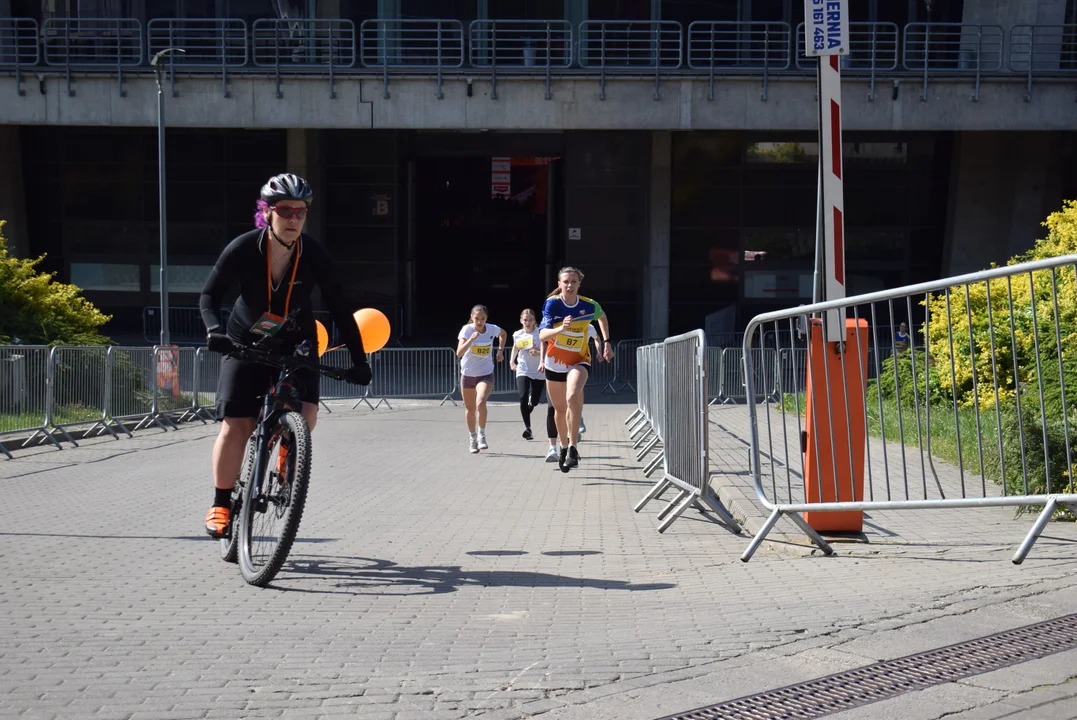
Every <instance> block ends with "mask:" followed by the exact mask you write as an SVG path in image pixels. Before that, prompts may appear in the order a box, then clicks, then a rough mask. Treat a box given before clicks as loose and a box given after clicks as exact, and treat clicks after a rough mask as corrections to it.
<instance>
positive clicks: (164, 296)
mask: <svg viewBox="0 0 1077 720" xmlns="http://www.w3.org/2000/svg"><path fill="white" fill-rule="evenodd" d="M173 52H186V50H184V49H183V48H176V47H168V48H165V49H164V50H161V51H160V52H159V53H157V54H156V55H154V56H153V57H152V58H151V59H150V65H152V66H153V76H154V78H155V79H156V80H157V192H158V201H157V202H158V206H159V211H160V212H159V215H160V217H159V221H158V222H159V225H160V228H161V345H169V344H170V340H171V338H170V336H169V332H168V223H167V222H166V221H165V96H164V89H163V88H162V87H161V58H163V57H164V56H165V55H169V54H171V53H173Z"/></svg>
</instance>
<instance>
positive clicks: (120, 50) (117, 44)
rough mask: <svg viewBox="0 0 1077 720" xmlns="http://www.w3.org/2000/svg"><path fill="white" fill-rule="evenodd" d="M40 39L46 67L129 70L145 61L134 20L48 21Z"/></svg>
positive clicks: (140, 33) (140, 28)
mask: <svg viewBox="0 0 1077 720" xmlns="http://www.w3.org/2000/svg"><path fill="white" fill-rule="evenodd" d="M42 36H43V39H44V44H45V64H46V65H52V66H68V65H70V66H73V67H79V68H82V67H87V66H91V67H92V66H119V67H124V66H128V67H129V66H134V65H141V64H142V59H143V57H144V55H143V50H142V23H140V22H139V21H138V20H136V19H135V18H49V19H48V20H46V21H45V24H44V27H43V28H42Z"/></svg>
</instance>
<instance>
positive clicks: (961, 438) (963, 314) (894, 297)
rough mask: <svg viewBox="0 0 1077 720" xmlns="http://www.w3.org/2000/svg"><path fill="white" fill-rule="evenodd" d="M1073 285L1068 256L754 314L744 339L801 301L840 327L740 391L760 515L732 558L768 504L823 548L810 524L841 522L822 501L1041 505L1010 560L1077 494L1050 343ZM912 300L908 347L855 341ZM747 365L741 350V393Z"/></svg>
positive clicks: (1074, 268)
mask: <svg viewBox="0 0 1077 720" xmlns="http://www.w3.org/2000/svg"><path fill="white" fill-rule="evenodd" d="M1075 290H1077V255H1071V256H1066V257H1060V258H1053V259H1049V260H1039V261H1035V262H1029V263H1024V264H1021V265H1013V266H1007V267H1001V268H993V269H991V270H985V271H982V272H978V273H972V274H968V275H961V276H957V277H953V278H946V279H943V280H939V281H935V282H931V283H923V284H919V285H911V286H907V287H903V288H897V289H894V290H887V291H884V292H877V293H871V294H867V295H860V296H856V297H850V298H847V299H844V300H836V301H831V302H826V303H817V304H814V305H807V306H802V307H798V308H793V309H789V310H783V311H779V312H772V313H766V314H763V315H759V316H757V317H755V318H754V319H753V320H752V321H751V322H750V323H749V325H748V329H747V330H746V331H745V340H744V345H745V347H746V348H747V347H749V346H750V345H751V343H752V340H753V338H754V337H755V336H756V335H758V334H760V333H765V332H768V331H774V332H775V333H776V336H778V337H781V336H782V334H781V333H780V332H778V331H781V330H786V331H788V335H785V337H793V336H794V333H793V329H794V327H795V326H796V325H797V324H798V323H799V322H802V319H803V318H805V317H806V316H808V315H813V316H814V315H832V314H834V311H836V310H837V311H840V313H843V314H844V315H845V317H846V325H847V328H848V329H847V333H846V340H845V343H844V345H839V344H826V345H824V344H823V343H821V342H818V338H813V342H812V344H810V346H809V349H808V350H807V351H806V353H807V354H806V356H805V362H804V367H803V369H801V368H800V367H798V366H797V365H798V362H797V361H796V360H793V367H792V368H791V370H790V371H789V372H787V373H786V372H783V373H781V374H780V375H779V377H778V382H779V387H778V393H779V395H780V398H781V400H780V401H779V402H777V403H774V404H765V405H757V404H756V403H748V405H747V409H748V416H749V421H750V426H751V427H750V434H751V458H752V461H751V464H752V467H751V471H752V476H753V480H754V483H755V489H756V494H757V495H758V498H759V501H760V503H761V504H762V505H763V506H764V507H765V508H766V509H767V510H768V511H770V513H771V514H770V517H769V518H768V519H767V521H766V523H764V525H763V526H762V527H761V528H760V530H759V532H758V534H757V535H756V537H755V538H754V539H753V540H752V542H751V544H750V545H749V546H748V548H747V550H746V551H745V553H744V555H743V556H742V559H743V560H745V561H746V560H748V559H749V558H750V557H751V556H752V553H754V551H755V549H756V548H757V547H758V545H759V543H761V542H762V540H763V539H764V538H765V537H766V535H767V533H768V532H769V531H770V530H771V528H772V527H773V526H774V524H775V523H776V522H777V521H778V519H779V518H780V517H781V516H783V515H785V516H787V517H789V518H790V519H791V520H793V521H794V522H795V523H796V524H797V525H798V526H799V527H800V528H801V529H802V530H803V531H804V532H805V533H806V534H807V535H808V536H809V537H810V538H811V539H812V541H813V542H814V543H815V544H816V545H818V546H819V547H820V548H821V549H822V550H823V551H824V552H825V553H827V554H830V553H831V552H832V550H831V548H830V546H829V545H828V544H827V543H826V542H825V541H824V540H823V539H822V537H821V536H820V535H819V534H818V530H820V529H826V530H849V531H853V530H855V528H852V527H840V528H839V527H835V526H834V525H833V523H832V522H831V520H830V518H833V517H834V516H833V515H832V513H848V512H853V513H857V512H863V511H872V512H874V511H879V510H911V509H936V508H938V509H941V508H951V509H957V508H975V507H980V508H982V507H999V506H1009V507H1017V508H1026V509H1027V508H1030V507H1041V508H1042V512H1041V513H1040V515H1039V517H1038V518H1037V520H1036V521H1035V523H1034V524H1033V526H1032V528H1031V530H1030V531H1029V533H1028V535H1027V536H1026V537H1025V539H1024V541H1023V542H1022V543H1021V545H1020V547H1019V548H1018V550H1017V552H1016V554H1015V555H1014V558H1013V561H1014V562H1015V563H1020V562H1022V561H1023V560H1024V558H1025V556H1026V555H1027V553H1028V552H1029V550H1030V549H1031V547H1032V545H1033V543H1034V542H1035V540H1036V538H1037V537H1038V536H1039V534H1040V533H1041V532H1042V530H1043V528H1044V526H1045V525H1046V523H1047V522H1048V521H1049V520H1050V519H1051V517H1052V516H1053V515H1054V513H1055V512H1056V510H1058V509H1060V508H1061V507H1063V506H1066V505H1070V506H1072V505H1074V504H1077V493H1075V488H1074V481H1073V469H1074V454H1073V438H1072V435H1071V433H1072V428H1071V425H1072V424H1074V423H1077V414H1075V412H1074V411H1075V409H1077V406H1075V404H1074V402H1073V401H1072V399H1071V398H1072V397H1073V395H1074V393H1077V375H1075V374H1074V369H1073V365H1072V363H1070V362H1068V361H1067V360H1065V358H1064V355H1063V353H1064V348H1063V337H1069V335H1070V334H1071V333H1072V332H1073V331H1074V330H1073V328H1074V325H1075V323H1077V318H1075V316H1074V309H1073V306H1072V303H1070V302H1068V301H1067V300H1066V298H1069V297H1071V296H1072V293H1073V292H1075ZM914 309H916V310H915V311H916V312H917V313H920V312H922V313H923V318H924V319H923V322H922V324H921V327H920V333H910V342H909V345H908V347H907V348H899V349H896V350H893V351H892V352H888V350H887V349H885V348H884V350H883V351H881V352H878V353H874V354H872V353H869V352H868V349H869V344H871V345H875V346H877V347H878V346H879V329H880V328H879V326H880V325H882V324H883V323H879V322H878V321H877V318H880V317H882V318H894V317H898V316H900V315H905V316H907V317H914ZM831 321H833V320H831ZM884 322H886V321H884ZM819 323H821V321H820V320H815V319H813V320H812V327H811V331H812V332H813V333H814V334H815V335H816V336H819V337H821V335H820V332H821V325H820V324H819ZM786 352H790V353H792V354H791V355H790V356H789V357H794V356H795V353H797V352H805V351H803V350H801V349H798V348H779V349H778V353H779V357H781V356H782V354H783V353H786ZM1067 357H1068V356H1067ZM753 363H754V356H753V353H746V354H745V355H744V364H745V377H746V379H747V383H748V395H749V396H751V395H753V393H755V386H756V383H757V380H756V379H755V378H756V377H757V373H756V372H755V368H754V365H753ZM869 363H870V364H871V365H872V366H873V367H871V368H870V369H869V367H868V365H869ZM872 376H874V378H876V379H874V380H873V379H872ZM790 381H791V384H788V383H790ZM865 434H866V436H867V438H866V441H865V437H864V435H865ZM802 514H803V516H802ZM826 516H829V518H828V517H826ZM848 517H849V516H848V515H846V516H845V518H846V519H848ZM855 517H856V516H855V515H854V520H855Z"/></svg>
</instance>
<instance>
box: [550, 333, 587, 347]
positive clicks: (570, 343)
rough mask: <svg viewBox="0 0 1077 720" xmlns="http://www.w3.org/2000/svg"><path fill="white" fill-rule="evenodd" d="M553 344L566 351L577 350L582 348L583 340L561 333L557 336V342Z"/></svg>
mask: <svg viewBox="0 0 1077 720" xmlns="http://www.w3.org/2000/svg"><path fill="white" fill-rule="evenodd" d="M554 344H555V345H557V347H563V348H566V349H568V350H579V349H580V348H581V347H583V338H581V337H575V336H573V335H565V334H564V333H561V334H560V335H558V336H557V341H556V342H555V343H554Z"/></svg>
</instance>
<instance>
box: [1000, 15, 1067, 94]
mask: <svg viewBox="0 0 1077 720" xmlns="http://www.w3.org/2000/svg"><path fill="white" fill-rule="evenodd" d="M1008 67H1009V68H1010V70H1011V71H1013V72H1019V73H1024V74H1025V76H1026V77H1027V92H1026V95H1025V100H1026V101H1027V100H1031V99H1032V80H1033V78H1035V77H1037V76H1038V77H1057V76H1060V75H1073V74H1075V73H1077V25H1014V26H1013V27H1012V28H1010V47H1009V63H1008Z"/></svg>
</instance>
